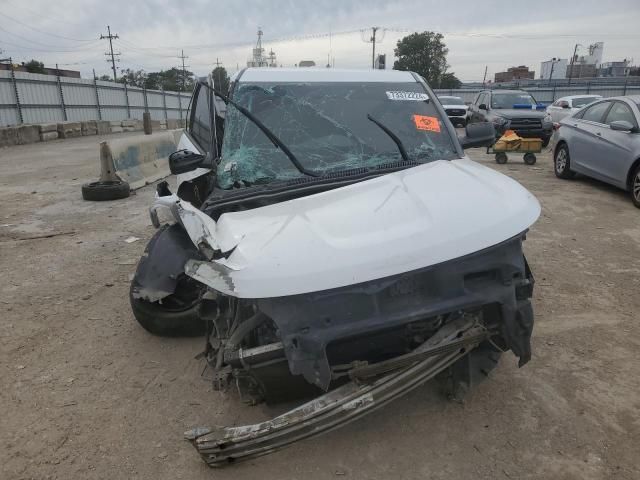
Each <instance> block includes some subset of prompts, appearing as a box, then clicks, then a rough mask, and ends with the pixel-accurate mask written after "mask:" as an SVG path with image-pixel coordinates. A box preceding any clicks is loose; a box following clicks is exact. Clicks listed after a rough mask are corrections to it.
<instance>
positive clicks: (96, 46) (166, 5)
mask: <svg viewBox="0 0 640 480" xmlns="http://www.w3.org/2000/svg"><path fill="white" fill-rule="evenodd" d="M2 2H3V5H2V9H1V10H0V48H2V49H3V50H4V51H5V52H4V54H3V56H8V55H11V56H13V57H14V58H16V59H17V60H18V61H27V60H29V59H31V58H37V59H40V60H42V61H44V62H45V63H46V64H47V65H54V64H55V63H58V64H60V66H61V67H64V68H73V69H78V70H80V71H81V72H82V74H83V76H90V75H91V72H92V70H93V69H95V70H96V73H97V74H98V75H101V74H103V73H108V72H109V67H110V65H109V64H108V63H107V62H106V59H107V57H105V55H104V53H105V52H106V51H107V49H108V43H107V41H106V40H99V36H100V34H106V25H107V24H108V25H110V26H111V29H112V32H114V33H117V34H118V36H119V38H118V39H116V40H115V41H114V47H115V49H116V50H117V51H118V52H121V53H122V55H120V56H119V57H120V63H119V65H118V66H119V67H120V68H133V69H140V68H143V69H145V70H147V71H150V70H158V69H162V68H164V69H166V68H170V67H172V66H177V65H178V64H179V62H180V60H179V59H178V58H177V55H178V54H179V52H180V51H181V50H182V49H184V52H185V55H188V56H189V58H188V59H187V63H188V64H189V65H190V66H191V67H190V69H191V70H192V71H194V72H196V73H197V74H200V75H203V74H206V73H207V72H208V71H210V70H211V68H212V67H213V65H214V63H215V61H216V58H218V59H219V60H220V61H222V62H223V64H224V65H225V67H226V68H227V69H228V70H229V71H231V72H233V71H235V70H236V67H240V68H242V67H243V66H244V65H245V64H246V61H247V59H248V57H249V56H250V54H251V48H252V47H253V45H254V43H255V41H256V31H257V28H258V27H259V26H260V27H262V29H263V31H264V45H265V46H266V48H267V49H270V48H273V50H274V51H275V52H276V55H277V59H278V63H279V64H280V63H281V64H283V65H285V66H292V65H294V64H296V63H298V62H299V61H300V60H314V61H315V62H316V63H317V64H318V65H323V64H325V63H326V62H327V55H328V54H329V55H330V57H335V64H336V66H337V67H349V68H368V67H369V66H370V64H371V44H369V43H365V42H364V41H363V40H362V38H361V35H360V33H359V32H358V30H359V29H365V28H368V27H371V26H372V25H377V26H380V27H387V28H388V29H389V30H387V31H386V32H385V33H384V38H383V39H382V42H381V43H379V45H378V47H377V51H378V52H379V53H386V54H387V58H388V63H392V62H389V60H391V57H392V56H393V49H394V46H395V43H396V42H397V40H398V39H399V38H401V37H402V36H404V35H405V34H406V33H408V32H409V31H424V30H435V31H441V32H444V33H445V42H446V44H447V46H448V47H449V57H448V60H449V64H450V65H451V71H454V72H455V73H456V74H457V75H458V76H459V77H460V78H461V79H463V80H467V81H468V80H478V79H481V78H482V75H483V73H484V67H485V66H487V67H488V71H489V73H490V74H492V73H494V72H496V71H500V70H504V69H506V68H507V67H509V66H511V65H528V66H529V67H530V68H532V69H534V70H536V71H538V70H539V68H540V62H541V61H543V60H545V59H549V58H551V57H558V56H560V57H563V58H566V57H569V56H570V54H571V53H572V51H573V46H574V44H575V43H580V44H583V45H588V44H590V43H593V42H595V41H604V42H605V49H604V57H605V60H619V59H622V58H629V57H633V56H634V55H636V56H638V55H639V52H638V50H637V45H638V44H639V43H640V42H638V40H639V38H638V36H639V34H638V33H637V32H638V28H637V26H638V25H639V24H640V4H639V3H638V2H637V1H636V0H619V1H613V2H601V1H591V0H590V1H582V2H557V1H548V0H539V1H538V2H536V3H533V4H532V3H528V4H526V5H525V4H521V3H519V2H514V4H511V5H510V4H506V3H505V2H499V1H484V2H477V1H473V0H458V1H457V2H455V4H451V3H444V2H436V1H424V0H421V1H418V0H405V1H400V0H396V1H392V2H390V1H383V0H368V1H346V0H315V1H313V2H311V1H307V0H304V1H293V0H273V1H267V0H244V1H243V0H236V1H217V2H211V1H209V0H191V1H181V2H175V1H169V0H155V1H144V2H143V1H132V0H126V1H125V0H110V1H107V2H105V1H103V0H101V1H81V0H57V1H56V2H51V1H50V0H31V1H29V2H24V1H20V0H2ZM3 15H4V16H3ZM14 20H18V21H14ZM402 30H405V31H406V33H405V32H403V31H402ZM328 32H334V34H333V35H332V36H331V37H329V36H328V35H326V34H327V33H328ZM345 32H352V33H345ZM469 32H476V33H480V34H482V35H481V36H470V35H469ZM527 36H528V38H527ZM62 37H64V38H62Z"/></svg>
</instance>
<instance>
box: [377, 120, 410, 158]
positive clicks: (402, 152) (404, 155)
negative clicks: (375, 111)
mask: <svg viewBox="0 0 640 480" xmlns="http://www.w3.org/2000/svg"><path fill="white" fill-rule="evenodd" d="M367 118H368V119H369V120H371V121H372V122H373V123H375V124H376V125H377V126H379V127H380V128H381V129H382V131H383V132H384V133H386V134H387V135H389V138H391V140H393V141H394V143H395V144H396V145H397V146H398V150H399V151H400V156H401V157H402V160H404V161H405V162H410V161H411V160H410V159H409V155H407V151H406V150H405V149H404V145H402V141H401V140H400V139H399V138H398V136H397V135H396V134H395V133H393V132H392V131H391V130H389V129H388V128H387V127H386V126H384V125H383V124H382V123H380V121H378V120H376V119H375V118H373V117H372V116H371V115H370V114H368V113H367Z"/></svg>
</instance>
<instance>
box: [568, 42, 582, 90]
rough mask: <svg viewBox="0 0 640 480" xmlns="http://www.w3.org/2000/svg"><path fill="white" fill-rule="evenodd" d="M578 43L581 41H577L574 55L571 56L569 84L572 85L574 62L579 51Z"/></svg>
mask: <svg viewBox="0 0 640 480" xmlns="http://www.w3.org/2000/svg"><path fill="white" fill-rule="evenodd" d="M578 45H580V44H579V43H576V46H575V47H574V48H573V55H572V56H571V66H570V67H569V82H568V84H569V86H571V78H572V77H573V62H575V60H576V53H578Z"/></svg>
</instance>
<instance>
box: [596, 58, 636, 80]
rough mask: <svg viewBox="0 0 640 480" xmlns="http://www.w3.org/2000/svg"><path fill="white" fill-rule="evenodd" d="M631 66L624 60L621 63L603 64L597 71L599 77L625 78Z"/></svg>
mask: <svg viewBox="0 0 640 480" xmlns="http://www.w3.org/2000/svg"><path fill="white" fill-rule="evenodd" d="M630 70H631V66H630V65H629V61H628V60H627V59H626V58H625V59H624V60H622V61H621V62H604V63H601V64H600V68H599V69H598V76H599V77H626V76H628V75H629V72H630Z"/></svg>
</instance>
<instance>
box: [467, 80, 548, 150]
mask: <svg viewBox="0 0 640 480" xmlns="http://www.w3.org/2000/svg"><path fill="white" fill-rule="evenodd" d="M537 106H538V102H536V100H535V98H533V96H532V95H531V94H529V93H527V92H525V91H524V90H483V91H481V92H479V93H478V94H477V95H476V97H475V98H474V100H473V102H472V103H471V105H470V106H469V114H468V122H469V123H476V122H492V123H493V125H494V126H495V128H496V132H498V134H502V133H503V132H504V131H505V130H507V129H509V130H514V131H515V132H516V133H517V134H518V135H519V136H521V137H524V138H541V139H542V145H543V146H544V147H546V146H547V145H548V144H549V140H550V139H551V135H552V133H553V122H552V120H551V117H550V116H549V115H548V114H547V113H546V111H545V110H537V109H536V108H537Z"/></svg>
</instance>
